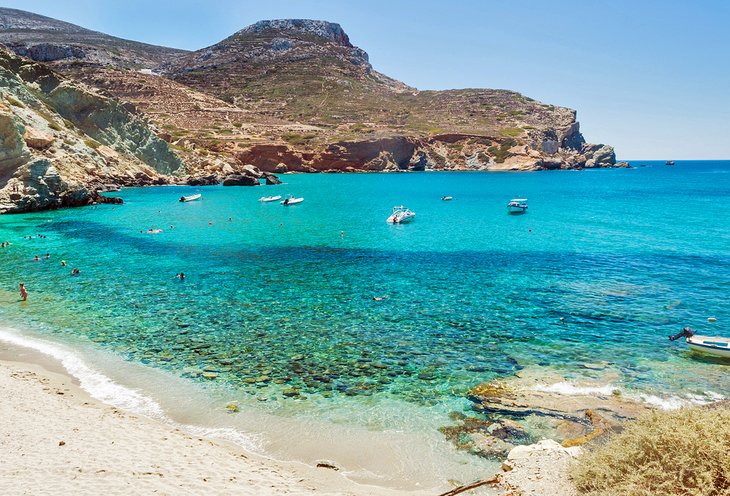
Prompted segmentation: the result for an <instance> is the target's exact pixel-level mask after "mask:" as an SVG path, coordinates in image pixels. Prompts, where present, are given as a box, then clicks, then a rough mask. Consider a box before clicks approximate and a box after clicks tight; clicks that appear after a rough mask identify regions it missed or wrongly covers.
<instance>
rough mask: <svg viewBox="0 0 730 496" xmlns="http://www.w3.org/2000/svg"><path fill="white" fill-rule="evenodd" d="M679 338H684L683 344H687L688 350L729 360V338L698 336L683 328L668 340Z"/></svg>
mask: <svg viewBox="0 0 730 496" xmlns="http://www.w3.org/2000/svg"><path fill="white" fill-rule="evenodd" d="M681 337H684V338H686V339H685V342H686V343H687V346H689V348H690V349H691V350H693V351H698V352H700V353H706V354H708V355H714V356H717V357H722V358H730V338H723V337H720V336H701V335H699V334H695V333H694V331H693V330H692V329H690V328H689V327H685V328H684V329H682V332H680V333H679V334H676V335H674V336H670V337H669V339H670V340H672V341H674V340H676V339H679V338H681Z"/></svg>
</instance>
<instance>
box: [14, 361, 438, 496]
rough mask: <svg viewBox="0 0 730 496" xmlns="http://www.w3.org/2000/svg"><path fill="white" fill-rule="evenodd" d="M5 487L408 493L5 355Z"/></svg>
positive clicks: (39, 491) (23, 490)
mask: <svg viewBox="0 0 730 496" xmlns="http://www.w3.org/2000/svg"><path fill="white" fill-rule="evenodd" d="M0 398H2V401H0V422H1V424H0V425H1V426H2V428H1V429H0V453H1V454H2V455H1V458H0V494H2V495H16V494H32V495H43V494H54V495H55V494H83V495H86V494H94V495H96V494H102V495H116V494H124V495H132V494H144V495H148V494H163V495H165V494H169V495H173V494H174V495H181V494H191V495H192V494H195V495H203V494H205V495H216V494H221V495H223V494H225V495H270V494H271V495H274V494H276V495H279V494H290V495H299V494H318V495H322V494H331V495H335V494H336V495H375V496H377V495H383V496H388V495H410V496H417V495H418V496H420V495H421V494H425V493H423V492H404V491H397V490H392V489H387V488H381V487H372V486H364V485H358V484H356V483H354V482H352V481H350V480H348V479H346V478H345V477H344V476H342V475H341V474H339V473H338V472H335V471H334V470H331V469H322V468H315V467H310V466H307V465H304V464H299V463H284V462H277V461H274V460H270V459H268V458H264V457H261V456H258V455H255V454H251V453H247V452H245V451H243V449H241V448H239V447H237V446H234V445H227V444H224V443H221V442H217V441H212V440H208V439H204V438H199V437H196V436H192V435H190V434H187V433H185V432H183V431H181V430H180V429H177V428H175V427H174V426H170V425H167V424H164V423H161V422H157V421H154V420H150V419H147V418H144V417H139V416H136V415H133V414H130V413H127V412H124V411H122V410H119V409H118V408H115V407H112V406H109V405H105V404H103V403H101V402H99V401H97V400H94V399H93V398H91V397H90V396H89V395H88V394H87V393H86V392H85V391H83V390H82V389H80V388H79V387H77V386H76V385H75V384H74V383H73V380H72V379H71V378H70V377H68V376H66V375H62V374H58V373H57V372H53V371H51V370H48V369H47V368H44V367H41V366H39V365H34V364H31V363H23V362H8V361H3V362H0Z"/></svg>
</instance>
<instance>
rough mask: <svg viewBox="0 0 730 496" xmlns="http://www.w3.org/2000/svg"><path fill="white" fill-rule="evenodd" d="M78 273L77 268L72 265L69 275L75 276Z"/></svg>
mask: <svg viewBox="0 0 730 496" xmlns="http://www.w3.org/2000/svg"><path fill="white" fill-rule="evenodd" d="M79 274H81V271H80V270H79V269H77V268H76V267H74V268H73V270H72V271H71V275H72V276H77V275H79Z"/></svg>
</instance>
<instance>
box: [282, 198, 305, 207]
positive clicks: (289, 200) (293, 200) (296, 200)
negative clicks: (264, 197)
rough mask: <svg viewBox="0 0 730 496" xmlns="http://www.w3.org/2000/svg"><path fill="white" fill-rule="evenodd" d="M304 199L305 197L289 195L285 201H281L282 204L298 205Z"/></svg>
mask: <svg viewBox="0 0 730 496" xmlns="http://www.w3.org/2000/svg"><path fill="white" fill-rule="evenodd" d="M303 201H304V198H294V197H293V196H292V195H289V196H287V197H286V198H285V199H284V200H283V201H281V202H279V203H281V204H282V205H287V206H288V205H296V204H297V203H302V202H303Z"/></svg>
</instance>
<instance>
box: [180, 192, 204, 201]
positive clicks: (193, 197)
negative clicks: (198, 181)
mask: <svg viewBox="0 0 730 496" xmlns="http://www.w3.org/2000/svg"><path fill="white" fill-rule="evenodd" d="M202 197H203V195H201V194H200V193H198V194H197V195H190V196H181V197H180V203H185V202H191V201H195V200H200V199H201V198H202Z"/></svg>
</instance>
